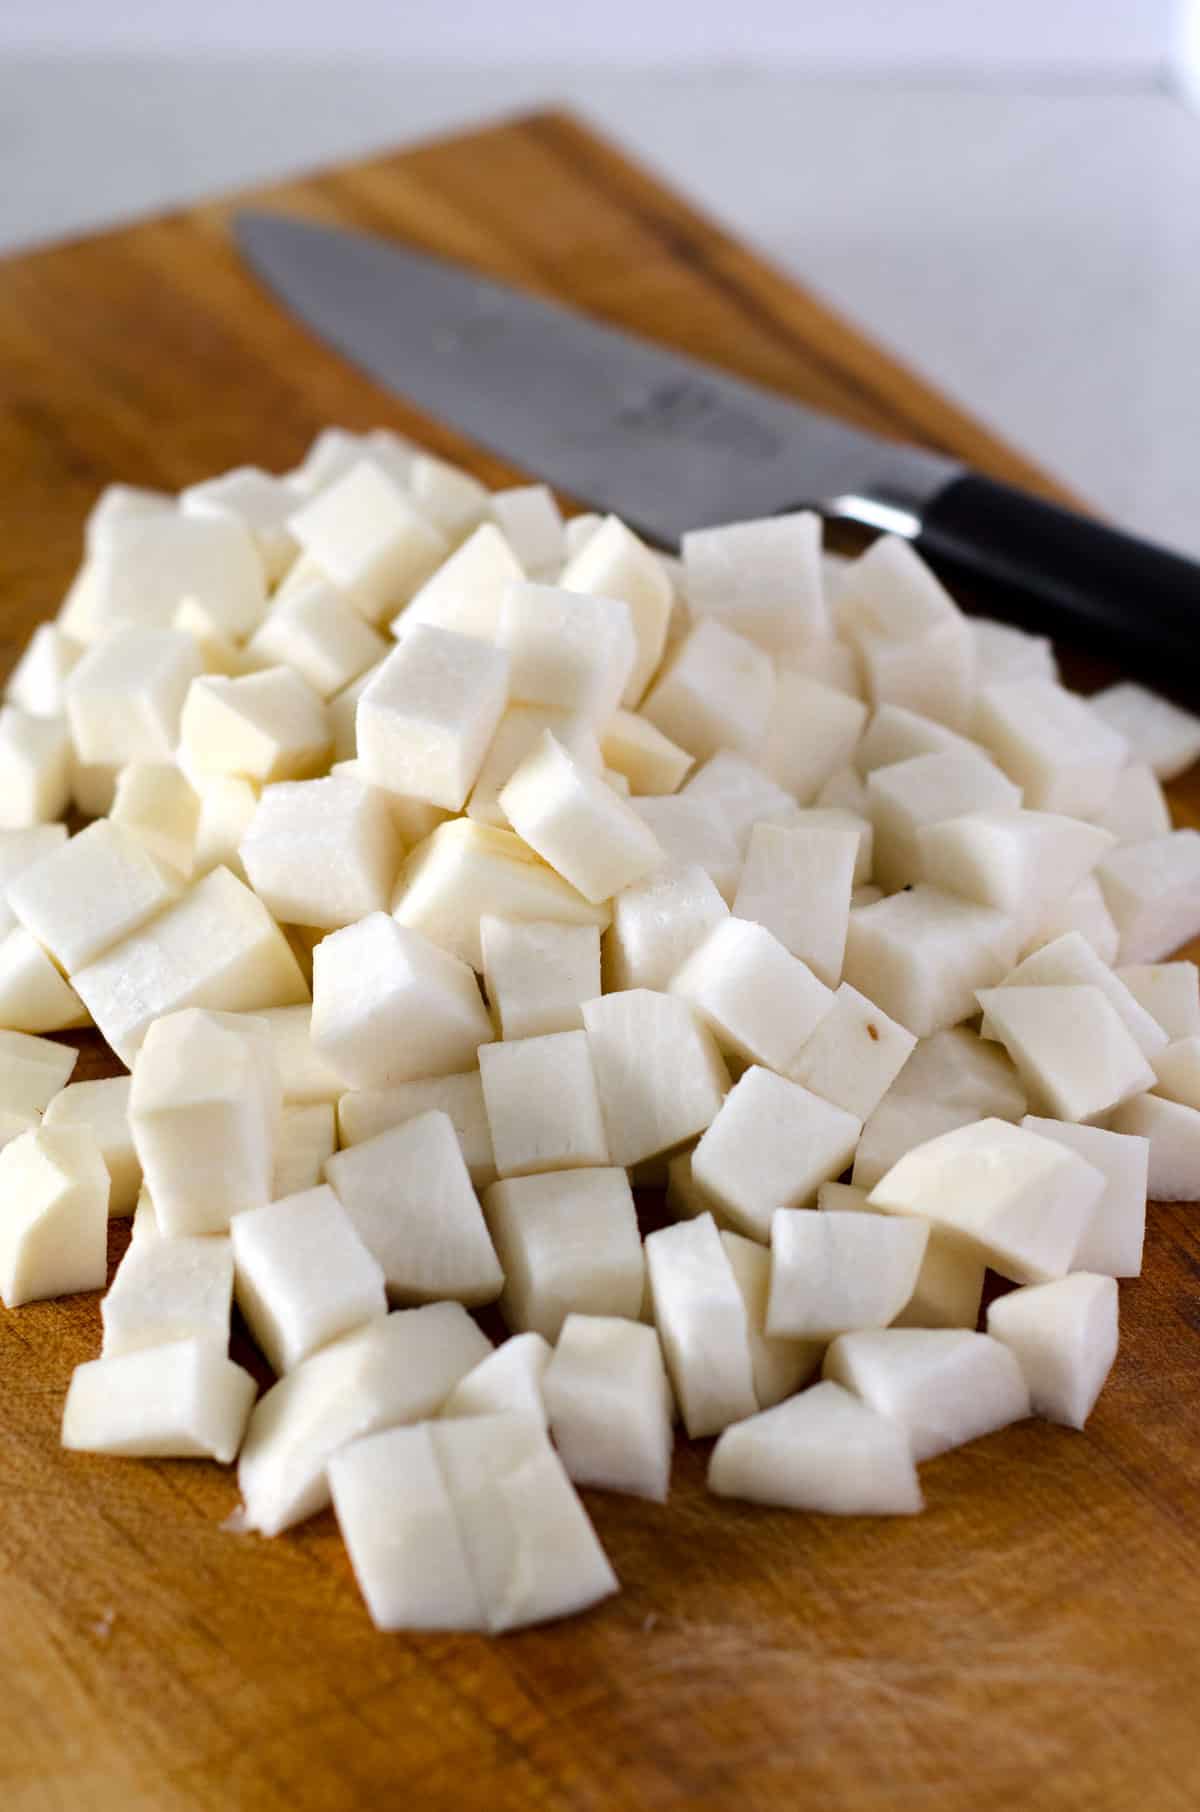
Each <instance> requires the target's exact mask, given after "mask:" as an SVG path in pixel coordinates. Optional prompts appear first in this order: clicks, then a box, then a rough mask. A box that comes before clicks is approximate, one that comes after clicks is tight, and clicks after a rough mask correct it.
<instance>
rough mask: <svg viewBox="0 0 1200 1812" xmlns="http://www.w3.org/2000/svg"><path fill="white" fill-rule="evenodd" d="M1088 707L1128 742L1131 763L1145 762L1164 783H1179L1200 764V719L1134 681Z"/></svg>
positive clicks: (1113, 688)
mask: <svg viewBox="0 0 1200 1812" xmlns="http://www.w3.org/2000/svg"><path fill="white" fill-rule="evenodd" d="M1088 705H1089V706H1090V708H1091V709H1092V710H1093V711H1094V712H1095V713H1096V715H1097V717H1100V718H1102V719H1103V721H1104V722H1105V723H1106V724H1108V725H1109V726H1110V728H1111V729H1114V730H1116V731H1117V733H1118V735H1120V736H1123V737H1124V738H1125V741H1126V742H1127V743H1128V744H1129V757H1130V760H1131V761H1137V762H1144V763H1145V764H1146V766H1147V767H1148V768H1150V769H1151V770H1152V771H1153V772H1154V773H1155V774H1156V775H1157V776H1158V778H1159V779H1160V780H1177V779H1178V778H1179V776H1180V775H1181V774H1185V773H1186V772H1187V770H1188V769H1189V768H1190V767H1191V766H1192V765H1193V763H1194V762H1196V761H1197V760H1200V717H1197V716H1195V715H1194V713H1192V712H1191V711H1183V710H1181V709H1180V707H1179V706H1178V705H1173V704H1172V703H1171V701H1170V699H1167V698H1163V697H1162V696H1161V695H1160V694H1159V693H1157V692H1150V691H1147V689H1146V687H1145V686H1139V685H1136V684H1135V683H1134V681H1133V680H1122V681H1121V682H1120V684H1119V685H1115V686H1106V687H1105V688H1104V690H1103V692H1096V693H1094V694H1093V695H1092V697H1091V698H1089V700H1088Z"/></svg>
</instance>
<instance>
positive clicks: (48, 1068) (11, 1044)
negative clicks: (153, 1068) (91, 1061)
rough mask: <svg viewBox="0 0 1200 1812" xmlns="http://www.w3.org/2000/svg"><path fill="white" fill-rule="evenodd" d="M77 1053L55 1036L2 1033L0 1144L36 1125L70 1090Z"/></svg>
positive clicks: (0, 1035)
mask: <svg viewBox="0 0 1200 1812" xmlns="http://www.w3.org/2000/svg"><path fill="white" fill-rule="evenodd" d="M77 1056H78V1053H77V1052H75V1051H73V1050H71V1049H70V1048H69V1047H68V1046H66V1045H61V1044H55V1042H54V1040H53V1039H51V1038H34V1037H31V1036H30V1035H29V1034H28V1033H26V1032H0V1144H7V1142H8V1141H9V1140H10V1139H15V1138H16V1136H17V1134H18V1133H23V1132H28V1131H29V1129H30V1128H31V1127H35V1126H36V1125H37V1124H38V1121H39V1120H40V1119H41V1118H42V1115H43V1112H44V1110H45V1109H46V1108H47V1107H48V1106H49V1105H50V1103H51V1101H54V1100H57V1099H58V1098H59V1096H60V1094H65V1093H66V1087H67V1082H68V1079H69V1077H70V1074H71V1071H72V1070H73V1069H74V1068H75V1063H76V1060H77ZM77 1086H79V1085H77ZM93 1086H95V1085H93Z"/></svg>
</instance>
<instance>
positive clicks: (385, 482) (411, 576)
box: [288, 459, 449, 623]
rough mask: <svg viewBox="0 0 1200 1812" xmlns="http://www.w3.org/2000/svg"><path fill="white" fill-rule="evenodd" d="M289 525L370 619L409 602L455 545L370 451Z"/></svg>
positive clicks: (326, 571) (376, 618)
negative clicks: (376, 461)
mask: <svg viewBox="0 0 1200 1812" xmlns="http://www.w3.org/2000/svg"><path fill="white" fill-rule="evenodd" d="M288 528H289V529H290V531H291V533H292V535H293V536H294V538H295V540H296V541H297V543H298V544H299V546H300V548H301V549H302V550H303V552H304V553H305V554H307V555H309V556H310V558H311V559H313V560H314V561H315V562H316V564H317V565H318V566H319V567H320V568H321V570H322V571H323V572H325V573H327V574H328V576H329V577H330V578H331V579H332V580H333V582H334V584H335V585H337V586H338V587H340V589H341V590H342V591H344V592H345V594H346V596H347V597H348V598H350V599H351V601H352V602H353V604H354V606H355V608H356V609H357V610H360V611H361V612H362V614H363V616H365V617H366V618H367V619H368V621H369V622H372V623H378V622H379V621H380V620H381V618H383V617H385V616H386V615H387V614H388V612H389V611H390V610H395V609H396V608H397V607H398V606H399V605H401V604H406V603H407V602H408V600H409V598H411V597H412V595H413V593H414V592H415V591H416V590H417V588H418V586H420V585H422V584H423V583H424V581H425V580H426V579H427V578H428V577H429V575H430V573H432V572H433V570H434V568H435V567H436V566H437V565H438V564H439V563H440V562H441V561H442V560H444V559H445V557H446V555H447V553H448V552H449V542H448V541H447V540H446V537H445V536H444V535H443V534H442V532H441V531H440V529H438V528H435V527H434V525H433V523H432V522H431V521H430V519H429V517H428V515H427V514H425V513H424V512H423V511H422V510H421V509H420V508H419V507H418V505H417V504H416V503H414V502H413V500H412V499H410V498H409V497H406V496H405V494H404V492H403V491H402V490H400V488H399V486H398V485H396V484H395V483H394V482H393V481H392V479H391V478H389V477H388V475H387V474H386V473H385V472H383V471H382V470H381V469H380V468H379V466H378V465H376V464H375V463H374V462H373V461H372V460H370V459H364V460H361V461H360V462H359V463H358V464H357V465H355V466H352V467H351V468H350V470H349V471H347V472H345V473H344V474H343V475H342V476H341V477H339V478H336V479H335V480H334V481H333V482H332V483H331V484H329V485H327V486H326V487H325V488H324V489H323V490H322V491H321V492H320V493H319V494H318V495H317V496H316V497H314V498H313V499H312V501H311V502H309V503H306V504H305V505H304V506H303V508H302V509H300V510H297V511H296V513H295V515H293V516H292V517H290V518H289V520H288Z"/></svg>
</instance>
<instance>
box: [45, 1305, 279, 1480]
mask: <svg viewBox="0 0 1200 1812" xmlns="http://www.w3.org/2000/svg"><path fill="white" fill-rule="evenodd" d="M256 1389H257V1386H256V1385H255V1382H254V1379H253V1378H252V1377H251V1376H250V1374H249V1372H244V1371H243V1370H242V1368H241V1366H240V1365H234V1363H233V1361H232V1360H231V1359H228V1358H226V1356H225V1349H224V1346H223V1345H222V1344H221V1343H220V1342H219V1341H216V1340H213V1339H212V1338H210V1337H206V1338H201V1339H198V1340H175V1341H172V1342H171V1343H170V1344H169V1345H166V1346H147V1347H140V1348H139V1349H138V1350H137V1351H135V1352H131V1353H122V1354H121V1355H120V1356H119V1357H118V1358H115V1359H94V1360H92V1361H91V1363H90V1364H88V1365H77V1366H76V1368H75V1371H74V1373H73V1374H72V1377H71V1383H70V1386H69V1388H68V1390H67V1400H66V1403H65V1405H64V1406H63V1426H62V1444H63V1446H64V1447H66V1448H68V1449H70V1450H71V1451H72V1452H75V1453H107V1454H112V1455H117V1456H121V1457H125V1458H131V1459H213V1460H217V1461H218V1462H219V1463H220V1464H221V1465H222V1466H228V1465H230V1464H231V1463H232V1461H233V1460H234V1458H235V1457H236V1455H237V1450H238V1448H239V1446H240V1445H241V1440H242V1435H243V1433H244V1431H245V1428H246V1424H247V1421H248V1418H249V1416H250V1409H251V1405H252V1404H253V1402H254V1395H255V1391H256Z"/></svg>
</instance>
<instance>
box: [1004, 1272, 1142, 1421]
mask: <svg viewBox="0 0 1200 1812" xmlns="http://www.w3.org/2000/svg"><path fill="white" fill-rule="evenodd" d="M987 1331H988V1333H989V1334H990V1335H991V1336H992V1337H993V1339H995V1340H999V1341H1000V1342H1001V1343H1002V1345H1004V1346H1006V1347H1008V1349H1009V1351H1010V1352H1012V1353H1013V1354H1015V1356H1016V1360H1017V1363H1018V1365H1019V1366H1020V1368H1021V1373H1022V1376H1023V1377H1024V1379H1025V1382H1026V1384H1027V1385H1028V1386H1029V1400H1030V1403H1031V1404H1032V1406H1033V1413H1034V1415H1035V1416H1045V1417H1046V1419H1047V1420H1048V1421H1050V1422H1062V1423H1064V1424H1065V1425H1066V1426H1067V1427H1068V1428H1082V1427H1083V1425H1084V1423H1085V1422H1086V1421H1087V1419H1088V1417H1089V1416H1090V1415H1091V1413H1092V1410H1093V1409H1094V1408H1095V1405H1096V1399H1097V1397H1098V1396H1099V1395H1100V1392H1101V1390H1102V1389H1103V1386H1104V1380H1105V1379H1106V1378H1107V1377H1108V1374H1109V1372H1110V1371H1111V1369H1112V1363H1113V1360H1114V1359H1115V1358H1116V1356H1117V1285H1116V1281H1115V1279H1113V1278H1111V1277H1101V1276H1096V1275H1095V1274H1094V1273H1089V1272H1086V1271H1076V1272H1075V1273H1074V1274H1073V1275H1072V1276H1070V1277H1060V1278H1058V1279H1057V1280H1056V1281H1055V1282H1054V1283H1045V1284H1033V1285H1031V1286H1029V1287H1027V1288H1026V1289H1023V1290H1012V1291H1010V1292H1009V1294H1008V1295H1007V1296H1000V1297H998V1298H997V1299H996V1301H995V1302H993V1303H992V1305H991V1307H990V1308H989V1309H988V1316H987Z"/></svg>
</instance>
